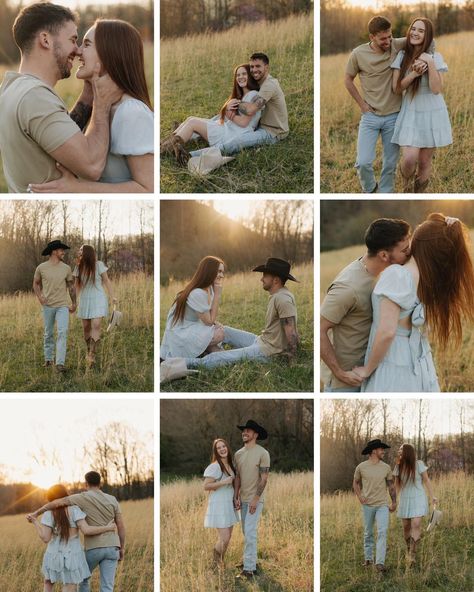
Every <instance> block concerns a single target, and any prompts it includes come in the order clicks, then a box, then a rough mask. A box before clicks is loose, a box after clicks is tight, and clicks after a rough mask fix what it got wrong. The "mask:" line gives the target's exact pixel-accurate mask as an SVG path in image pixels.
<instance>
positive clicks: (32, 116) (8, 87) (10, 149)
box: [0, 72, 81, 193]
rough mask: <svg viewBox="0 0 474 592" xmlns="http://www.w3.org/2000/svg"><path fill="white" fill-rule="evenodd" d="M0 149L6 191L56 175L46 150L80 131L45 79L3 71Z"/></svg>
mask: <svg viewBox="0 0 474 592" xmlns="http://www.w3.org/2000/svg"><path fill="white" fill-rule="evenodd" d="M0 114H1V115H0V152H1V154H2V160H3V170H4V173H5V179H6V181H7V184H8V190H9V192H10V193H26V189H27V187H28V184H29V183H45V182H46V181H52V180H53V179H57V178H58V177H59V176H60V173H59V172H58V170H57V168H56V162H55V160H54V159H53V158H51V156H50V155H49V153H50V152H52V151H54V150H56V149H57V148H59V147H60V146H62V145H63V144H64V143H65V142H66V141H67V140H69V139H70V138H72V136H74V135H75V134H76V133H77V132H80V131H81V130H80V129H79V127H78V126H77V124H76V123H75V122H74V121H73V120H72V119H71V118H70V117H69V115H68V112H67V109H66V105H65V104H64V103H63V101H62V100H61V99H60V98H59V97H58V95H57V94H56V93H55V92H54V90H53V89H52V88H51V87H50V86H48V85H47V84H46V83H45V82H43V81H42V80H40V79H39V78H36V76H31V75H29V74H19V73H18V72H7V73H6V74H5V77H4V79H3V82H2V85H1V86H0Z"/></svg>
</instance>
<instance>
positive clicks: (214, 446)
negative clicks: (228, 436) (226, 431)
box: [211, 438, 235, 476]
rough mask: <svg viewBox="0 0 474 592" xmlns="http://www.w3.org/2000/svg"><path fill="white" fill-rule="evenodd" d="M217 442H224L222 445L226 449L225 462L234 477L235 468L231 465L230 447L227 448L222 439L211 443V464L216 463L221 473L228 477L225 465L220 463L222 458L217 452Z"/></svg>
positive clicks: (227, 445)
mask: <svg viewBox="0 0 474 592" xmlns="http://www.w3.org/2000/svg"><path fill="white" fill-rule="evenodd" d="M219 442H224V444H225V446H226V448H227V457H226V461H227V464H228V465H229V467H230V468H231V469H232V471H233V472H234V475H235V468H234V465H233V463H232V454H231V452H230V446H229V444H227V442H226V440H224V438H216V439H215V440H214V442H213V443H212V454H211V462H217V463H219V466H220V468H221V471H222V472H223V473H225V474H226V475H229V473H228V471H227V469H226V468H225V465H224V463H223V461H222V457H221V456H220V454H219V453H218V452H217V445H218V444H219ZM229 476H230V475H229Z"/></svg>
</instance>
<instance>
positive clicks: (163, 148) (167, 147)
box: [160, 133, 176, 156]
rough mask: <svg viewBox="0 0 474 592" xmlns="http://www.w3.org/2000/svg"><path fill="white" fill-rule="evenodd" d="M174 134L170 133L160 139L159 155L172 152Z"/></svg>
mask: <svg viewBox="0 0 474 592" xmlns="http://www.w3.org/2000/svg"><path fill="white" fill-rule="evenodd" d="M175 138H176V134H174V133H173V134H170V135H169V136H166V138H163V140H161V141H160V156H162V155H163V154H173V144H174V142H175Z"/></svg>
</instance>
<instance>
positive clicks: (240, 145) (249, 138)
mask: <svg viewBox="0 0 474 592" xmlns="http://www.w3.org/2000/svg"><path fill="white" fill-rule="evenodd" d="M277 142H278V138H277V137H275V136H272V135H271V133H270V132H267V130H266V129H263V127H259V128H257V129H256V130H255V131H254V132H248V133H246V134H243V135H242V137H240V138H238V137H237V138H235V139H234V140H230V141H229V142H224V143H223V144H216V148H219V149H220V151H221V152H222V154H226V155H230V154H236V153H237V152H240V151H241V150H243V149H244V148H251V147H252V146H259V145H260V144H276V143H277ZM202 150H203V149H200V150H192V151H191V152H190V153H189V154H190V155H191V156H199V155H200V154H201V153H202Z"/></svg>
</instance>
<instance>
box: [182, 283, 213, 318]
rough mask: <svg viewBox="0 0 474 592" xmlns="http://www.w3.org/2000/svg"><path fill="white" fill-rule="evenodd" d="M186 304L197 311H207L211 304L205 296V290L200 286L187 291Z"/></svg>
mask: <svg viewBox="0 0 474 592" xmlns="http://www.w3.org/2000/svg"><path fill="white" fill-rule="evenodd" d="M186 304H187V305H188V306H189V307H190V308H192V309H193V310H195V311H196V312H198V313H203V312H209V311H210V310H211V304H210V302H209V299H208V297H207V292H206V291H205V290H201V288H195V289H194V290H191V292H190V293H189V296H188V299H187V301H186Z"/></svg>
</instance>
